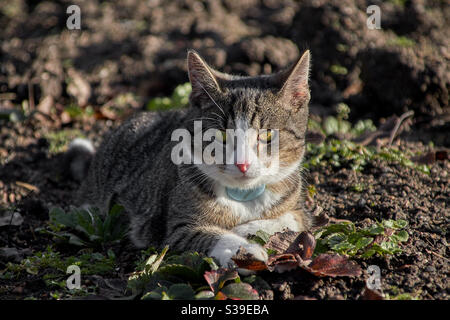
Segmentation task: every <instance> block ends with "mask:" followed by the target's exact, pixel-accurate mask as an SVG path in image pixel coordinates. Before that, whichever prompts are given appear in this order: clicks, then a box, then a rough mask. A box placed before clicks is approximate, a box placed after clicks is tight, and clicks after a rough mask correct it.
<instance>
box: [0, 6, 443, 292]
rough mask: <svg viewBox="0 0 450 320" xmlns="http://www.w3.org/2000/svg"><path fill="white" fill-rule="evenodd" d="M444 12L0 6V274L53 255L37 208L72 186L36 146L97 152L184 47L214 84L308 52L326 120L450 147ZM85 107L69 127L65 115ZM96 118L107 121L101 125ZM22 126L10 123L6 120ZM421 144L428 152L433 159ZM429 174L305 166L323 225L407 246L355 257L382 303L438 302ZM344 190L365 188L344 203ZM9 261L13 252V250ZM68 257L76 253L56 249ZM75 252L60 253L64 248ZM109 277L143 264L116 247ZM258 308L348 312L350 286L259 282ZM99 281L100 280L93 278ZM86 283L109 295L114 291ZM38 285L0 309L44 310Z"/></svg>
mask: <svg viewBox="0 0 450 320" xmlns="http://www.w3.org/2000/svg"><path fill="white" fill-rule="evenodd" d="M73 3H76V4H78V5H79V6H80V8H81V14H82V20H81V21H82V29H81V30H68V29H67V28H66V19H67V16H68V15H67V14H66V11H65V9H66V8H67V7H68V6H69V5H71V4H73ZM369 4H377V5H379V6H380V8H381V12H382V22H381V27H382V29H380V30H369V29H368V28H367V27H366V19H367V14H366V8H367V6H368V5H369ZM446 21H450V7H449V6H448V5H445V2H444V1H437V0H435V1H424V0H411V1H383V2H382V1H370V3H369V1H363V0H357V1H350V0H343V1H336V2H329V1H321V0H311V1H309V0H308V1H302V2H298V1H275V0H273V1H272V0H264V1H263V0H261V1H258V0H247V1H242V2H241V1H239V2H238V1H231V0H230V1H227V0H223V1H206V2H199V1H195V0H184V1H162V0H155V1H147V2H142V1H138V0H127V1H125V0H123V1H114V2H106V1H102V2H101V1H96V0H89V1H87V0H86V1H84V0H83V1H52V2H49V1H24V0H11V1H8V2H7V3H5V4H1V5H0V28H1V30H2V32H1V33H0V41H1V46H0V50H1V55H0V211H3V210H11V209H13V210H14V211H15V212H18V213H20V215H21V216H22V217H23V222H22V223H21V224H19V225H6V226H0V248H10V249H11V248H12V249H13V250H12V251H11V250H10V251H8V252H9V254H6V253H5V252H3V253H2V254H1V255H0V270H2V269H4V268H5V266H6V264H7V262H18V261H20V260H21V259H22V258H24V257H27V256H29V255H32V254H33V252H36V251H42V250H45V248H46V246H47V245H49V244H53V243H54V241H53V239H52V237H51V236H47V235H43V234H40V233H38V232H36V231H35V230H36V228H39V227H44V226H45V225H46V223H47V222H48V212H49V208H51V207H52V206H61V207H63V208H67V207H68V206H69V205H70V204H71V203H72V198H73V196H74V193H75V191H76V189H77V187H78V184H77V183H76V182H75V181H73V180H71V179H70V178H69V177H67V175H66V173H65V171H64V166H63V164H64V163H63V155H62V153H58V152H56V153H55V152H53V151H52V150H51V149H50V146H51V141H50V139H49V138H48V135H49V133H55V132H59V131H61V130H79V131H80V132H82V133H84V135H86V136H87V137H89V138H90V139H92V140H93V141H94V142H95V143H96V144H98V143H99V142H100V141H101V136H102V134H104V133H105V132H107V131H108V130H110V129H111V128H113V127H116V126H117V125H119V124H120V122H121V121H122V119H123V118H125V117H126V115H127V114H130V113H132V112H134V111H136V110H140V109H143V108H144V107H145V104H146V102H147V101H148V100H149V98H151V97H155V96H165V95H168V94H170V92H171V91H172V90H173V88H174V87H175V86H176V85H178V84H181V83H185V82H186V81H187V80H188V79H187V75H186V63H185V56H186V51H187V49H188V48H194V49H196V50H197V51H199V52H200V53H201V54H202V55H203V56H204V57H205V58H206V60H207V61H208V62H210V63H211V65H213V66H215V67H216V68H217V69H219V70H221V71H225V72H232V73H238V74H248V75H257V74H261V73H270V72H273V71H276V70H279V69H280V68H283V67H285V66H287V65H289V64H290V63H292V62H294V61H295V59H296V58H297V57H298V56H299V54H300V53H301V52H302V51H303V50H304V49H306V48H309V49H311V52H312V57H313V58H312V59H313V60H312V61H313V66H312V72H311V94H312V101H311V112H312V113H313V114H315V115H319V116H324V115H328V114H333V113H334V112H335V109H334V108H335V106H336V105H337V104H338V103H341V102H344V103H346V104H348V105H349V107H350V109H351V114H350V116H351V119H350V120H351V121H353V122H354V121H356V120H358V119H361V118H371V119H373V120H374V122H375V124H376V125H378V124H380V123H382V122H383V120H384V118H385V117H387V116H390V115H392V114H397V115H400V114H401V113H403V112H404V111H406V110H413V111H414V112H415V115H414V119H413V123H412V124H411V126H410V127H409V128H408V130H406V131H405V132H403V134H402V135H401V138H400V139H397V140H396V141H395V143H396V144H397V145H398V147H399V148H401V149H404V150H410V151H413V152H419V151H421V152H423V153H426V152H429V151H433V150H436V149H439V148H441V149H445V148H448V147H450V139H449V136H450V110H449V109H450V108H449V106H448V103H449V96H448V92H449V84H450V72H449V65H450V64H449V59H450V52H449V48H450V45H449V44H450V43H449V41H450V40H449V39H450V28H448V25H447V24H446ZM71 105H77V106H80V107H82V108H85V110H88V109H89V108H92V110H93V112H94V116H83V117H78V118H74V117H71V116H70V115H69V113H68V111H67V106H71ZM105 106H107V107H112V108H116V109H120V111H121V112H120V114H119V115H117V113H114V114H112V115H111V114H110V113H107V112H106V111H105ZM13 113H14V114H17V117H18V120H19V121H8V120H7V119H5V116H6V118H7V117H11V114H13ZM430 142H433V144H434V147H433V146H430V144H429V143H430ZM430 166H431V173H430V174H429V175H427V174H425V173H422V172H420V171H418V170H416V169H414V168H409V167H404V166H401V165H395V164H388V163H386V162H383V161H373V162H371V163H369V165H368V166H366V167H365V169H364V170H363V171H362V172H354V171H352V170H351V169H349V168H345V167H342V168H333V167H331V166H330V167H324V168H314V169H311V170H310V171H309V172H307V173H306V181H307V183H309V184H312V185H314V186H315V187H316V190H317V194H316V196H315V199H314V203H316V204H318V205H320V206H321V207H323V208H324V211H325V212H327V214H328V215H329V216H330V217H333V218H336V219H346V220H350V221H353V222H355V223H356V224H357V225H358V226H361V225H366V224H370V223H371V222H374V221H375V220H381V219H388V218H389V219H391V218H392V219H405V220H407V221H408V222H409V226H408V229H407V230H408V233H409V235H410V238H409V240H408V242H407V244H406V245H404V246H403V252H402V253H401V254H400V255H397V256H395V257H391V258H372V259H369V260H358V259H357V262H358V264H359V265H360V266H361V267H362V268H363V270H365V269H367V267H368V266H369V265H377V266H379V267H380V269H381V272H382V291H383V292H385V293H389V294H391V295H395V294H396V293H398V292H400V293H411V294H412V295H414V296H417V297H419V298H421V299H448V297H449V284H448V275H449V264H448V262H449V258H448V257H449V255H448V243H447V227H448V219H449V199H450V194H449V193H450V191H449V180H450V178H449V176H448V174H449V171H450V170H449V169H450V163H449V161H447V160H445V161H435V162H433V163H432V164H431V165H430ZM355 183H358V184H360V185H363V186H366V187H365V189H364V190H363V191H362V192H357V191H355V190H354V188H353V186H354V185H355ZM14 249H15V250H14ZM67 250H68V251H67V254H70V253H71V252H72V253H73V249H70V248H69V249H67ZM71 250H72V251H71ZM113 250H114V252H115V253H116V256H117V257H118V259H119V267H118V269H117V270H116V272H115V273H114V274H112V275H111V278H113V279H115V281H119V282H120V281H122V282H120V283H119V284H117V286H121V285H123V282H124V280H125V279H126V278H127V274H129V273H130V272H132V271H133V270H134V267H135V261H137V260H138V259H139V257H140V251H139V250H136V249H133V247H132V246H131V244H129V243H128V242H127V241H123V243H121V244H120V245H117V246H115V247H113ZM262 276H263V277H264V279H266V280H267V281H268V282H269V284H270V285H271V289H270V290H267V291H266V293H265V297H266V298H274V299H293V298H301V297H302V296H306V297H309V298H316V299H360V298H361V296H362V291H363V289H364V287H365V279H367V277H368V275H367V273H366V272H364V274H363V275H362V276H361V277H358V278H317V277H315V276H313V275H310V274H307V273H306V272H298V271H295V272H289V273H283V274H262ZM106 280H109V279H106ZM86 281H87V282H86V283H87V284H89V283H91V284H95V285H97V286H98V287H99V288H100V291H101V292H100V293H96V295H97V296H99V297H102V296H103V297H106V296H108V290H110V289H111V281H112V280H110V281H109V282H108V283H109V285H107V284H105V279H104V278H102V277H88V278H87V279H86ZM49 291H50V290H49V288H48V287H47V286H46V285H45V283H44V281H43V280H42V274H38V275H24V276H23V277H21V278H20V279H14V280H5V279H0V298H1V299H24V298H26V297H30V296H34V297H36V298H38V299H49V298H51V296H50V293H49Z"/></svg>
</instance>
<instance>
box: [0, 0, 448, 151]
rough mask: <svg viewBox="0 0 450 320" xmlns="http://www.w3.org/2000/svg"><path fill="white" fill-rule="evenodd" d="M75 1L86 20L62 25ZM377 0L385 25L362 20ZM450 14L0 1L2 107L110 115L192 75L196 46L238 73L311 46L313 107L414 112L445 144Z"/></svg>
mask: <svg viewBox="0 0 450 320" xmlns="http://www.w3.org/2000/svg"><path fill="white" fill-rule="evenodd" d="M72 4H76V5H78V6H79V7H80V9H81V30H68V28H67V26H66V21H67V19H68V18H69V16H70V14H68V13H66V9H67V7H69V6H70V5H72ZM372 4H376V5H378V6H379V7H380V9H381V29H379V30H377V29H374V30H370V29H369V28H368V27H367V25H366V21H367V18H368V16H369V15H368V14H367V13H366V9H367V7H368V6H369V5H372ZM449 21H450V6H449V2H448V1H442V0H429V1H425V0H390V1H375V0H372V1H365V0H356V1H354V0H353V1H352V0H340V1H320V0H306V1H289V0H286V1H277V0H243V1H232V0H222V1H219V0H211V1H198V0H180V1H164V0H148V1H143V0H119V1H98V0H86V1H83V0H81V1H74V0H70V1H25V0H3V1H1V2H0V30H1V31H0V39H1V46H0V51H1V54H0V110H1V111H0V112H1V117H2V118H3V119H5V118H11V117H12V118H21V117H23V116H24V115H25V116H26V115H27V113H28V114H29V113H30V112H33V111H36V113H39V114H40V115H39V116H41V117H42V119H45V118H51V119H53V121H52V123H53V122H54V121H62V122H63V124H64V123H69V122H70V121H71V120H72V119H71V117H72V118H73V116H74V115H77V114H79V113H83V112H91V113H97V117H98V116H99V115H98V110H100V109H99V108H100V107H102V106H103V107H104V108H103V109H102V110H103V111H102V113H101V114H100V117H106V118H109V117H111V118H114V117H115V116H117V113H121V112H123V111H124V110H128V108H130V107H131V108H135V109H136V108H137V109H139V108H145V107H146V106H148V104H149V102H150V101H151V99H152V98H154V97H158V96H167V95H170V94H171V92H172V90H173V89H174V88H175V87H176V86H177V85H179V84H183V83H185V82H187V80H188V78H187V74H186V63H185V57H186V51H187V49H189V48H193V49H195V50H197V51H198V52H200V53H201V54H202V55H203V56H204V57H205V59H206V60H207V61H208V62H209V63H210V64H211V65H212V66H214V67H216V68H217V69H219V70H221V71H224V72H230V73H235V74H242V75H257V74H265V73H270V72H274V71H277V70H279V69H281V68H283V67H286V66H288V65H289V64H290V63H292V62H294V61H295V59H296V58H297V57H298V56H299V54H301V52H303V51H304V50H305V49H307V48H309V49H310V50H311V52H312V73H311V91H312V100H311V109H312V112H313V113H315V114H319V115H326V114H329V113H334V112H335V108H336V106H337V105H338V104H339V103H345V104H347V105H348V106H349V107H350V110H351V112H350V119H351V120H352V121H354V120H356V119H360V118H370V119H373V121H374V122H375V123H377V122H378V121H379V120H380V119H381V118H384V117H387V116H390V115H393V114H397V115H400V114H402V113H403V112H405V111H407V110H413V111H414V112H415V116H414V121H413V122H414V128H415V130H414V132H415V133H417V132H418V131H417V130H420V132H421V133H420V134H418V135H417V134H412V136H413V138H414V137H415V138H420V139H424V140H434V142H436V143H438V144H441V145H442V144H444V145H447V146H448V144H449V141H450V139H446V135H447V133H448V132H449V128H450V126H449V120H450V116H449V106H448V104H449V94H448V92H449V83H450V72H449V63H448V62H449V59H450V49H449V48H450V46H449V39H450V28H449V24H448V22H449ZM105 106H107V107H108V108H109V110H106V109H105ZM111 108H112V109H113V111H111V110H110V109H111ZM114 108H115V109H114ZM42 114H44V116H42ZM48 125H50V124H48Z"/></svg>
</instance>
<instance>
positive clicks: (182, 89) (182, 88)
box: [147, 83, 192, 111]
mask: <svg viewBox="0 0 450 320" xmlns="http://www.w3.org/2000/svg"><path fill="white" fill-rule="evenodd" d="M191 91H192V88H191V84H190V83H185V84H181V85H179V86H177V87H176V88H175V90H174V91H173V93H172V95H171V96H170V97H157V98H153V99H151V100H150V101H149V102H148V103H147V110H149V111H162V110H168V109H178V108H182V107H184V106H186V105H187V104H188V103H189V94H190V93H191Z"/></svg>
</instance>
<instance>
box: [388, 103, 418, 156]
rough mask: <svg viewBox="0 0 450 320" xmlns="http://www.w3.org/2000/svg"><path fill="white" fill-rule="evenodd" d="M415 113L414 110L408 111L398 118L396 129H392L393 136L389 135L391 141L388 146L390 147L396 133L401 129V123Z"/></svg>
mask: <svg viewBox="0 0 450 320" xmlns="http://www.w3.org/2000/svg"><path fill="white" fill-rule="evenodd" d="M413 115H414V111H412V110H411V111H408V112H405V113H404V114H402V115H401V116H400V118H398V120H397V123H396V124H395V127H394V129H393V130H392V131H391V136H390V137H389V143H388V146H389V147H390V146H391V145H392V142H393V141H394V138H395V135H396V134H397V131H398V129H400V126H401V124H402V123H403V121H405V120H406V119H407V118H409V117H412V116H413Z"/></svg>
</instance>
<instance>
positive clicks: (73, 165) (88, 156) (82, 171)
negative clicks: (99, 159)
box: [65, 138, 95, 181]
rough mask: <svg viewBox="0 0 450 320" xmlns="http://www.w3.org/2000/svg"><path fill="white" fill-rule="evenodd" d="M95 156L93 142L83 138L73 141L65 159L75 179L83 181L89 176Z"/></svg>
mask: <svg viewBox="0 0 450 320" xmlns="http://www.w3.org/2000/svg"><path fill="white" fill-rule="evenodd" d="M94 154H95V148H94V145H93V144H92V142H91V141H89V140H87V139H82V138H76V139H74V140H72V142H71V143H70V144H69V149H68V150H67V152H66V154H65V157H66V164H67V168H68V169H69V172H70V175H71V176H72V178H73V179H75V180H77V181H83V179H84V178H85V177H86V176H87V174H88V170H89V166H90V164H91V161H92V159H93V157H94Z"/></svg>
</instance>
